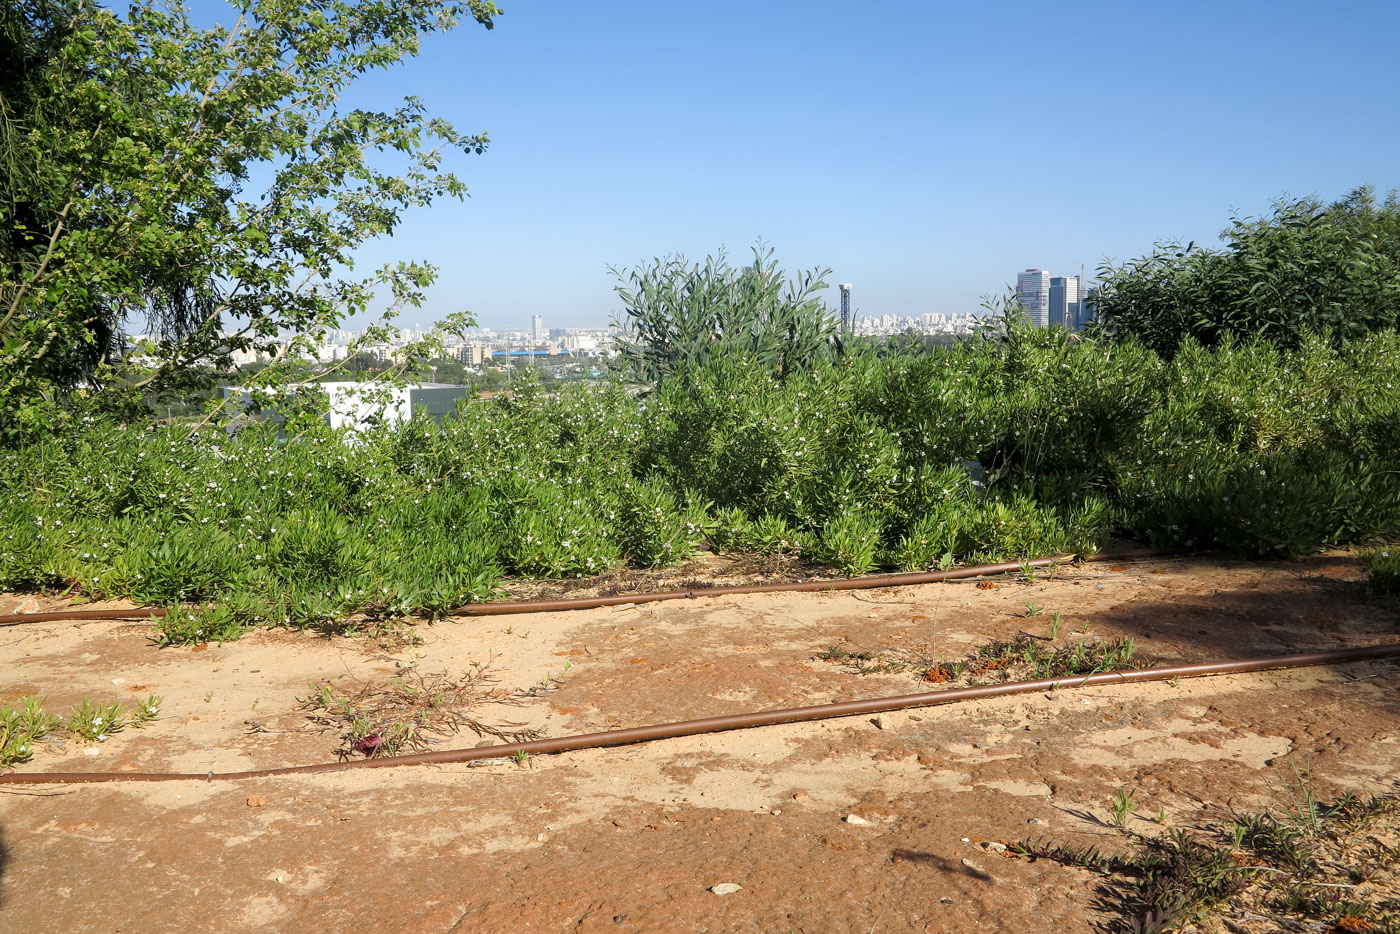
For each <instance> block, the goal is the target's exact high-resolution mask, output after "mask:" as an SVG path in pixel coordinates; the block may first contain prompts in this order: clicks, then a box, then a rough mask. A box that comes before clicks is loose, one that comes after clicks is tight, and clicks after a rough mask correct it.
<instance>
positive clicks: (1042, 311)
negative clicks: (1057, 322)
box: [1016, 269, 1050, 327]
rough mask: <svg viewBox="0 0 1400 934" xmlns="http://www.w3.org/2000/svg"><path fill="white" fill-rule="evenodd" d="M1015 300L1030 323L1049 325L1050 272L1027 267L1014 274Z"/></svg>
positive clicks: (1041, 325) (1042, 325)
mask: <svg viewBox="0 0 1400 934" xmlns="http://www.w3.org/2000/svg"><path fill="white" fill-rule="evenodd" d="M1016 301H1018V302H1020V304H1021V308H1022V309H1023V310H1024V311H1025V313H1026V316H1027V317H1029V318H1030V320H1031V323H1032V324H1035V325H1038V326H1040V327H1048V326H1049V325H1050V273H1048V272H1046V271H1045V270H1044V269H1027V270H1026V271H1025V272H1021V273H1017V274H1016Z"/></svg>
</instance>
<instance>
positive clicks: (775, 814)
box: [773, 808, 783, 817]
mask: <svg viewBox="0 0 1400 934" xmlns="http://www.w3.org/2000/svg"><path fill="white" fill-rule="evenodd" d="M781 813H783V809H782V808H774V809H773V816H774V817H777V816H778V815H779V814H781Z"/></svg>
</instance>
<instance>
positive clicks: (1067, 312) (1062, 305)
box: [1049, 276, 1079, 331]
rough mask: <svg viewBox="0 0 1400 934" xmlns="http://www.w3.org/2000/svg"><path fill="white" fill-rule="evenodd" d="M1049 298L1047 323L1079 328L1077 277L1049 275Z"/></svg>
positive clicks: (1074, 329) (1073, 329) (1072, 329)
mask: <svg viewBox="0 0 1400 934" xmlns="http://www.w3.org/2000/svg"><path fill="white" fill-rule="evenodd" d="M1049 300H1050V315H1049V323H1050V324H1052V325H1055V324H1058V325H1059V326H1060V327H1063V328H1069V329H1070V330H1071V331H1077V330H1079V277H1078V276H1051V277H1050V294H1049Z"/></svg>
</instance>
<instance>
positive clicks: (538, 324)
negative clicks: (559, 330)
mask: <svg viewBox="0 0 1400 934" xmlns="http://www.w3.org/2000/svg"><path fill="white" fill-rule="evenodd" d="M543 329H544V319H543V318H541V317H540V316H539V315H531V316H530V349H531V350H534V349H535V347H536V346H537V345H538V344H539V342H540V332H541V331H542V330H543Z"/></svg>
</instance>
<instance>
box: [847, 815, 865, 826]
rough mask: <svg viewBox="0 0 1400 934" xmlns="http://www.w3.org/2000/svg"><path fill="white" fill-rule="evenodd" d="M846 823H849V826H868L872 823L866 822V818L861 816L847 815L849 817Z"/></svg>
mask: <svg viewBox="0 0 1400 934" xmlns="http://www.w3.org/2000/svg"><path fill="white" fill-rule="evenodd" d="M846 823H848V824H868V823H870V821H868V820H866V819H865V818H863V817H861V816H860V815H859V814H847V815H846Z"/></svg>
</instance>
